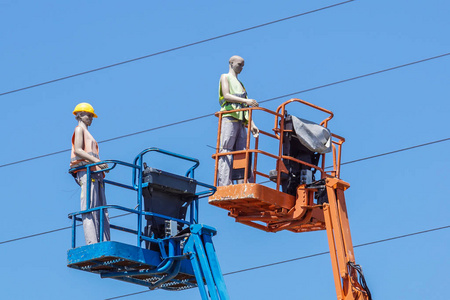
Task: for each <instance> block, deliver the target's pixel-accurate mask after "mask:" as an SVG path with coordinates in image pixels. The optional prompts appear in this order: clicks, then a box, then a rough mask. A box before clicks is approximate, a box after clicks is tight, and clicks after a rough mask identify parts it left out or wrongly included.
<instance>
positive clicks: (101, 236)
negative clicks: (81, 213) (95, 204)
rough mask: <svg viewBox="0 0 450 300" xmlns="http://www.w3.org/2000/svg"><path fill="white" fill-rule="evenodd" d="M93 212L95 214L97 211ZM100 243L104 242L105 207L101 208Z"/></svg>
mask: <svg viewBox="0 0 450 300" xmlns="http://www.w3.org/2000/svg"><path fill="white" fill-rule="evenodd" d="M92 213H93V214H95V212H92ZM99 213H100V243H101V242H103V226H104V225H103V223H104V222H103V208H100V211H99Z"/></svg>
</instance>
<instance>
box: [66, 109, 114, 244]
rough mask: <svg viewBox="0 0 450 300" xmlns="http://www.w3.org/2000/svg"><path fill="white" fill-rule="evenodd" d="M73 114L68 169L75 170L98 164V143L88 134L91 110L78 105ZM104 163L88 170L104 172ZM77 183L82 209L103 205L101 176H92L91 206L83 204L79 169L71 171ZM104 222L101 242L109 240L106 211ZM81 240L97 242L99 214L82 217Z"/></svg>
mask: <svg viewBox="0 0 450 300" xmlns="http://www.w3.org/2000/svg"><path fill="white" fill-rule="evenodd" d="M73 114H74V115H75V119H76V120H77V121H78V126H77V127H75V131H74V133H73V136H72V152H71V159H70V167H71V168H76V167H80V166H83V165H87V164H91V163H96V162H100V161H101V160H100V157H99V152H98V144H97V142H96V141H95V139H94V138H93V137H92V135H91V134H90V133H89V131H88V127H89V126H90V125H91V124H92V120H93V118H97V115H96V114H95V112H94V108H93V107H92V105H90V104H89V103H80V104H78V105H77V106H76V107H75V109H74V111H73ZM107 168H108V165H107V164H106V163H104V164H100V165H97V166H95V167H92V168H91V171H99V170H102V169H107ZM73 175H74V177H75V180H76V182H77V183H78V184H79V185H80V186H81V196H80V199H81V210H86V209H90V208H94V207H99V206H104V205H106V196H105V189H104V182H103V177H104V173H103V172H99V173H91V179H92V180H91V189H90V193H91V194H90V195H91V197H90V205H89V207H88V205H87V203H86V193H87V190H86V180H87V171H86V169H81V170H78V171H75V172H74V174H73ZM102 217H103V218H104V219H103V229H104V230H103V241H109V240H110V226H109V218H108V212H107V210H106V209H105V210H104V214H103V216H102ZM82 219H83V229H84V237H85V239H86V244H93V243H97V242H99V241H100V232H99V231H100V213H99V212H98V211H96V212H90V213H85V214H83V215H82Z"/></svg>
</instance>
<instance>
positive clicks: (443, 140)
mask: <svg viewBox="0 0 450 300" xmlns="http://www.w3.org/2000/svg"><path fill="white" fill-rule="evenodd" d="M449 140H450V138H446V139H441V140H437V141H433V142H429V143H425V144H420V145H416V146H412V147H407V148H403V149H398V150H394V151H389V152H385V153H382V154H378V155H372V156H367V157H363V158H359V159H355V160H352V161H348V162H343V163H341V165H346V164H352V163H357V162H360V161H364V160H368V159H373V158H378V157H382V156H386V155H390V154H394V153H399V152H402V151H408V150H412V149H416V148H419V147H425V146H429V145H433V144H436V143H441V142H445V141H449ZM260 183H264V182H260ZM124 215H128V213H127V214H123V215H117V216H115V217H111V219H112V218H117V217H121V216H124ZM71 228H72V227H71V226H68V227H62V228H58V229H55V230H50V231H44V232H41V233H36V234H31V235H25V236H22V237H18V238H14V239H11V240H5V241H1V242H0V245H2V244H7V243H11V242H15V241H19V240H24V239H29V238H32V237H36V236H40V235H45V234H49V233H53V232H57V231H61V230H65V229H71Z"/></svg>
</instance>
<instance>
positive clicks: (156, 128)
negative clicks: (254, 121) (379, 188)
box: [0, 52, 450, 168]
mask: <svg viewBox="0 0 450 300" xmlns="http://www.w3.org/2000/svg"><path fill="white" fill-rule="evenodd" d="M448 55H450V52H449V53H445V54H441V55H437V56H433V57H428V58H425V59H421V60H418V61H414V62H410V63H407V64H402V65H398V66H395V67H391V68H387V69H383V70H379V71H375V72H371V73H367V74H363V75H359V76H355V77H351V78H347V79H344V80H339V81H335V82H332V83H327V84H324V85H320V86H316V87H312V88H309V89H305V90H301V91H298V92H294V93H290V94H286V95H283V96H278V97H274V98H270V99H266V100H262V101H260V103H265V102H269V101H273V100H277V99H280V98H284V97H289V96H293V95H298V94H301V93H306V92H309V91H312V90H317V89H321V88H325V87H329V86H332V85H336V84H341V83H345V82H348V81H352V80H356V79H360V78H364V77H368V76H372V75H376V74H380V73H384V72H388V71H392V70H396V69H399V68H403V67H407V66H411V65H414V64H418V63H422V62H426V61H430V60H433V59H437V58H442V57H446V56H448ZM214 114H215V113H210V114H207V115H202V116H198V117H193V118H190V119H185V120H181V121H178V122H173V123H169V124H165V125H161V126H157V127H153V128H149V129H145V130H141V131H136V132H133V133H129V134H125V135H121V136H117V137H113V138H110V139H106V140H102V141H99V142H98V143H107V142H111V141H114V140H118V139H122V138H126V137H130V136H133V135H137V134H142V133H146V132H150V131H154V130H158V129H162V128H166V127H171V126H175V125H179V124H183V123H187V122H191V121H195V120H199V119H203V118H206V117H210V116H214ZM436 142H438V141H436ZM431 143H434V142H431ZM70 150H71V149H65V150H60V151H56V152H52V153H48V154H43V155H39V156H34V157H30V158H26V159H22V160H18V161H14V162H10V163H6V164H3V165H0V168H3V167H8V166H12V165H16V164H20V163H24V162H27V161H31V160H36V159H40V158H44V157H48V156H53V155H56V154H60V153H65V152H69V151H70ZM349 163H351V162H349Z"/></svg>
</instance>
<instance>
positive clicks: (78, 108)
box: [73, 102, 97, 118]
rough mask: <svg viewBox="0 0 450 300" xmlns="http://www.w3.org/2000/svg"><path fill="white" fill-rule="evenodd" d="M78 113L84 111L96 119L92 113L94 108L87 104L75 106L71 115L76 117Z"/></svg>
mask: <svg viewBox="0 0 450 300" xmlns="http://www.w3.org/2000/svg"><path fill="white" fill-rule="evenodd" d="M80 111H85V112H88V113H91V114H93V115H94V118H97V115H96V114H95V112H94V108H93V107H92V105H90V104H89V103H86V102H82V103H79V104H78V105H77V106H75V109H74V110H73V114H74V115H76V114H77V112H80Z"/></svg>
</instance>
